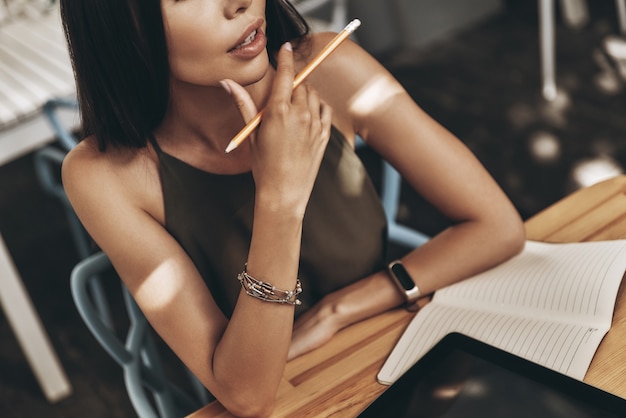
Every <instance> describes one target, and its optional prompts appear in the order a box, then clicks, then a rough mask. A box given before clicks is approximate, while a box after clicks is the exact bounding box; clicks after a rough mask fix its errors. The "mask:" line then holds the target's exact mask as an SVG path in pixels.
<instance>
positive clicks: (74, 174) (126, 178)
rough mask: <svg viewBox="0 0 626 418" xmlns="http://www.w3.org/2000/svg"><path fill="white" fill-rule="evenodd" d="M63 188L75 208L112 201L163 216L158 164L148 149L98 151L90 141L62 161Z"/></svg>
mask: <svg viewBox="0 0 626 418" xmlns="http://www.w3.org/2000/svg"><path fill="white" fill-rule="evenodd" d="M62 178H63V186H64V188H65V190H66V193H67V195H68V197H69V199H70V201H71V202H72V205H73V206H74V207H75V208H78V207H82V206H85V205H87V206H91V205H97V204H104V202H105V201H110V199H111V198H114V199H115V200H118V201H119V202H120V203H122V202H125V203H127V204H129V205H133V206H136V207H138V208H141V209H143V210H145V211H147V212H150V213H151V214H153V215H154V216H155V217H157V216H158V214H159V212H160V206H159V204H158V202H159V198H160V194H159V193H160V192H159V190H160V187H159V185H160V182H159V176H158V168H157V162H156V161H155V157H154V156H153V155H152V154H151V152H150V151H149V150H148V149H147V148H145V149H139V150H133V149H119V148H113V147H110V148H107V150H106V151H105V152H103V151H101V150H100V149H99V148H98V144H97V140H96V138H94V137H88V138H85V139H84V140H82V141H81V142H80V143H79V144H78V145H77V146H76V147H75V148H74V149H72V150H71V151H70V152H69V153H68V155H67V156H66V157H65V160H64V161H63V167H62Z"/></svg>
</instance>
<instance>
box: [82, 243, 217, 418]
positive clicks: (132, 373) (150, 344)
mask: <svg viewBox="0 0 626 418" xmlns="http://www.w3.org/2000/svg"><path fill="white" fill-rule="evenodd" d="M107 271H113V266H112V265H111V262H110V261H109V259H108V257H107V256H106V255H105V254H104V253H103V252H97V253H95V254H93V255H90V256H89V257H87V258H85V259H84V260H82V261H80V262H79V263H78V264H77V265H76V266H75V267H74V269H73V270H72V274H71V278H70V282H71V290H72V296H73V298H74V302H75V303H76V307H77V309H78V312H79V313H80V315H81V317H82V319H83V320H84V321H85V324H86V325H87V327H88V328H89V330H90V331H91V333H92V334H93V335H94V337H95V338H96V340H98V342H99V343H100V345H101V346H102V347H103V348H104V349H105V351H106V352H107V353H108V354H109V355H110V356H111V357H112V358H113V359H114V360H115V361H116V362H117V363H118V364H119V365H120V366H121V367H122V369H123V372H124V382H125V385H126V389H127V392H128V396H129V398H130V401H131V403H132V405H133V407H134V409H135V411H136V412H137V414H138V415H139V417H141V418H156V417H163V418H169V417H181V416H184V415H186V414H189V413H191V412H193V411H195V410H197V409H198V408H200V407H201V406H203V405H206V404H207V403H209V402H210V401H211V397H210V395H209V393H208V392H207V390H206V389H205V388H204V386H202V384H201V383H200V382H199V381H198V380H197V379H196V378H195V376H193V375H192V374H191V373H190V372H189V371H188V370H187V372H188V374H189V378H190V379H191V384H192V388H193V390H194V392H195V397H196V398H193V397H191V396H189V395H188V394H187V393H185V392H184V391H183V390H182V389H180V388H179V387H178V386H175V385H174V384H172V383H171V382H170V381H169V380H168V378H167V377H166V375H165V372H164V369H163V367H162V363H161V359H160V357H159V354H158V352H157V350H156V346H155V344H154V341H153V339H152V336H151V335H150V331H151V328H150V325H149V324H148V321H147V320H146V318H145V317H144V315H143V313H142V312H141V310H140V309H139V307H138V306H137V304H136V303H135V301H134V300H133V298H132V296H131V295H130V293H129V292H128V290H127V289H126V286H124V284H123V283H122V282H121V281H120V284H121V287H122V289H121V290H122V296H123V299H124V306H125V307H126V311H127V312H128V317H129V320H130V326H129V329H128V334H127V336H126V341H125V342H122V341H121V340H120V339H119V338H118V337H117V335H116V334H115V333H114V332H113V330H112V329H111V328H110V327H109V326H108V325H107V324H105V323H104V321H103V320H102V317H101V315H100V312H99V310H98V309H97V308H96V306H94V304H93V303H92V302H91V296H90V295H91V292H90V287H91V286H90V285H91V283H92V282H93V280H94V278H96V277H99V276H101V275H103V274H105V273H106V272H107ZM149 394H150V395H151V397H150V396H149Z"/></svg>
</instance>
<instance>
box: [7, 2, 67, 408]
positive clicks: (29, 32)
mask: <svg viewBox="0 0 626 418" xmlns="http://www.w3.org/2000/svg"><path fill="white" fill-rule="evenodd" d="M73 94H74V80H73V75H72V70H71V66H70V62H69V56H68V53H67V49H66V46H65V39H64V37H63V32H62V29H61V23H60V19H59V13H58V9H57V8H54V9H53V10H51V11H49V12H48V13H45V14H41V15H40V16H32V17H27V16H13V17H11V18H9V19H8V20H4V21H2V22H0V166H1V165H4V164H6V163H8V162H10V161H13V160H15V159H17V158H19V157H21V156H23V155H25V154H27V153H29V152H32V151H34V150H36V149H37V148H39V147H41V146H43V145H45V144H47V143H49V142H51V141H52V140H53V139H54V134H53V131H52V130H51V128H50V126H49V125H48V122H47V121H46V120H45V119H44V117H43V116H42V105H43V104H44V103H45V102H46V101H47V100H48V99H51V98H53V97H67V96H72V95H73ZM61 119H62V121H63V122H64V123H66V124H67V125H66V126H70V127H72V126H76V124H77V122H78V117H77V115H76V114H75V112H71V111H68V112H64V113H63V114H61ZM0 305H1V306H2V308H3V310H4V312H5V314H6V317H7V319H8V321H9V323H10V325H11V328H12V329H13V332H14V333H15V335H16V337H17V340H18V342H19V344H20V346H21V348H22V350H23V351H24V354H25V356H26V359H27V360H28V362H29V364H30V366H31V368H32V370H33V373H34V374H35V377H36V378H37V380H38V382H39V384H40V386H41V389H42V391H43V393H44V394H45V396H46V398H47V399H48V400H49V401H50V402H56V401H59V400H61V399H63V398H65V397H67V396H69V395H70V394H71V393H72V386H71V384H70V382H69V380H68V378H67V376H66V374H65V372H64V370H63V368H62V366H61V363H60V361H59V359H58V357H57V355H56V353H55V351H54V349H53V347H52V345H51V343H50V340H49V338H48V335H47V333H46V331H45V329H44V327H43V325H42V323H41V320H40V317H39V315H38V313H37V311H36V309H35V307H34V306H33V303H32V301H31V299H30V297H29V295H28V292H27V291H26V288H25V286H24V283H23V282H22V278H21V277H20V275H19V272H18V271H17V269H16V268H15V265H14V263H13V260H12V258H11V255H10V253H9V251H8V249H7V247H6V245H5V242H4V240H3V238H2V235H0Z"/></svg>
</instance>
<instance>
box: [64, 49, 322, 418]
mask: <svg viewBox="0 0 626 418" xmlns="http://www.w3.org/2000/svg"><path fill="white" fill-rule="evenodd" d="M293 72H294V71H293V63H292V55H291V52H290V51H289V50H288V49H285V48H283V49H281V52H280V56H279V66H278V70H277V75H276V81H275V82H274V84H273V90H272V94H271V97H270V100H269V102H268V105H267V110H266V113H265V118H264V123H263V124H262V126H261V127H260V130H259V131H258V134H257V135H256V136H255V137H254V138H251V139H250V141H251V142H250V147H251V148H250V152H251V154H252V160H253V167H252V172H253V176H254V180H255V184H256V194H255V208H254V222H253V231H252V241H251V244H250V250H249V255H248V272H249V273H250V274H251V275H253V276H255V277H257V278H258V279H261V280H263V281H267V282H270V283H272V284H274V285H275V286H276V287H277V288H280V289H293V288H294V287H295V283H296V275H297V270H298V260H299V255H300V237H301V230H302V218H303V216H304V210H305V207H306V204H307V201H308V198H309V195H310V192H311V189H312V187H313V183H314V180H315V177H316V174H317V170H318V168H319V163H320V161H321V158H322V155H323V151H324V149H325V146H326V143H327V141H328V137H329V131H330V122H331V114H330V109H329V108H328V106H326V105H324V104H322V103H321V102H320V100H319V97H318V96H317V94H316V93H315V92H314V91H312V90H310V89H309V88H306V87H301V88H300V89H297V90H296V91H295V92H293V94H292V91H291V90H292V89H291V87H292V82H293ZM233 86H234V85H231V87H233ZM235 95H236V93H235ZM237 97H238V96H237ZM245 111H246V112H254V111H255V110H253V109H250V108H246V109H245ZM286 139H288V140H286ZM148 154H149V151H148V150H140V151H137V152H136V153H133V152H132V151H127V152H124V151H119V150H116V149H113V148H110V149H109V150H107V153H106V154H102V153H100V152H99V151H97V149H96V146H95V140H94V139H93V138H91V139H88V140H86V141H83V142H82V143H81V144H79V145H78V146H77V147H76V148H75V149H74V150H73V151H72V152H71V153H70V155H68V157H67V158H66V161H65V162H64V165H63V181H64V186H65V188H66V191H67V194H68V196H69V198H70V201H71V202H72V205H73V207H74V209H75V210H76V213H77V214H78V216H79V218H80V219H81V221H82V222H83V224H84V225H85V227H86V228H87V230H88V232H89V233H90V235H91V236H92V237H93V238H94V240H95V241H96V242H97V243H98V245H99V246H100V247H101V248H102V249H103V251H105V253H107V255H108V256H109V258H110V259H111V261H112V262H113V264H114V266H115V268H116V270H117V272H118V273H119V275H120V277H121V278H122V280H123V281H124V283H125V284H126V286H127V287H128V289H129V290H130V292H131V294H132V295H133V297H134V298H135V300H136V301H137V303H138V305H139V306H140V307H141V309H142V311H143V313H144V314H145V316H146V318H147V319H148V321H149V322H150V323H151V325H152V326H153V327H154V328H155V330H156V331H157V332H158V333H159V335H160V336H161V337H162V338H163V339H164V341H165V342H166V343H167V344H168V345H169V346H170V347H171V348H172V350H173V351H174V352H175V353H176V354H177V355H178V357H179V358H180V359H181V360H182V361H183V362H184V363H185V364H186V365H187V366H188V367H189V368H190V370H191V371H193V373H194V374H195V375H196V376H197V377H198V378H199V379H200V381H202V383H203V384H204V385H205V386H206V387H207V388H208V390H209V391H211V393H213V394H214V395H215V396H216V398H217V399H218V400H219V401H220V402H221V403H222V404H223V405H224V406H225V407H226V408H227V409H229V410H230V411H231V412H232V413H233V414H235V415H238V416H265V415H268V414H269V413H270V411H271V410H272V408H273V403H274V398H275V394H276V391H277V388H278V386H279V383H280V380H281V378H282V376H283V370H284V366H285V362H286V359H287V352H288V349H289V345H290V341H291V334H292V328H293V317H294V310H293V306H292V305H287V304H285V305H282V304H276V303H268V302H264V301H261V300H258V299H255V298H253V297H250V296H248V295H247V294H246V293H245V292H244V291H243V290H242V291H241V292H240V296H239V299H238V301H237V304H236V306H235V309H234V312H233V315H232V317H231V318H230V320H227V319H226V318H225V317H224V315H223V314H222V313H221V311H220V310H219V308H218V307H217V304H216V303H215V300H214V299H213V296H212V295H211V293H210V292H209V290H208V289H207V287H206V285H205V283H204V281H203V280H202V278H201V277H200V275H199V273H198V271H197V269H196V268H195V266H194V265H193V262H192V261H191V260H190V259H189V257H188V256H187V254H186V253H185V251H184V250H183V249H182V248H181V247H180V245H179V244H178V243H177V242H176V240H175V239H174V238H173V237H172V236H171V235H170V234H169V233H168V232H167V231H166V229H165V228H164V227H163V223H164V213H163V212H164V209H163V207H162V206H163V203H162V194H161V192H160V183H159V181H158V178H159V175H158V171H157V167H156V163H155V164H152V165H151V164H147V162H148V161H149V158H150V157H149V156H148ZM294 167H297V168H298V169H297V170H294ZM96 185H97V187H96ZM155 208H156V209H155ZM241 268H242V270H243V268H244V266H243V265H242V266H241ZM230 279H231V280H233V281H234V280H237V278H236V277H232V278H230Z"/></svg>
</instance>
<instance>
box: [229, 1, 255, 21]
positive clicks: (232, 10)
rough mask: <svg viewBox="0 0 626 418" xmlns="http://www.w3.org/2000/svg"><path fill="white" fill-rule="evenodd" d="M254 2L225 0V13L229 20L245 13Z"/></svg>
mask: <svg viewBox="0 0 626 418" xmlns="http://www.w3.org/2000/svg"><path fill="white" fill-rule="evenodd" d="M253 1H256V0H226V1H225V13H226V16H227V17H228V18H229V19H232V18H234V17H236V16H237V15H239V14H241V13H243V12H245V11H246V10H247V9H248V7H250V5H251V4H252V2H253Z"/></svg>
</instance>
